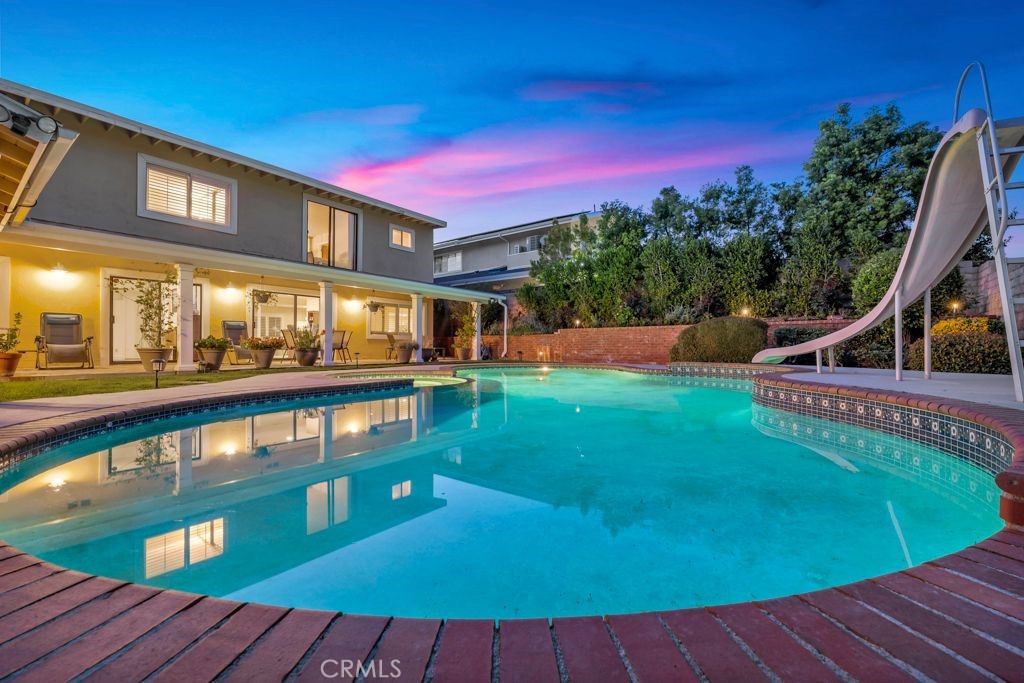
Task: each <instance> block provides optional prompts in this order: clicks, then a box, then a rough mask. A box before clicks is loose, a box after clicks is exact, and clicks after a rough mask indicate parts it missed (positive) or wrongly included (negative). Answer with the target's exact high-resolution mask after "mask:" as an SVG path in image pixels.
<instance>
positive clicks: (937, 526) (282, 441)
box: [0, 369, 999, 617]
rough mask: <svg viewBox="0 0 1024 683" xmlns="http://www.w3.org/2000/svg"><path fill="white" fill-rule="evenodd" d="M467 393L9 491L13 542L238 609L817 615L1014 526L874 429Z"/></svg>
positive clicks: (313, 418)
mask: <svg viewBox="0 0 1024 683" xmlns="http://www.w3.org/2000/svg"><path fill="white" fill-rule="evenodd" d="M464 374H466V375H467V376H470V377H472V378H473V379H475V380H476V381H474V382H469V383H465V384H459V385H453V386H438V387H429V388H418V389H414V390H405V391H398V392H388V393H378V394H371V395H365V396H354V397H343V398H341V399H338V400H339V402H337V403H332V404H328V405H324V404H323V403H324V402H323V400H322V399H318V400H317V401H307V402H288V403H281V404H280V405H278V406H274V407H268V406H266V405H264V406H262V407H260V408H258V409H249V410H248V412H245V411H241V410H231V411H226V410H225V411H215V412H212V413H206V414H203V415H200V416H193V417H190V418H176V419H175V420H171V421H164V422H159V423H152V424H149V425H143V426H138V427H134V428H131V429H126V430H120V431H117V432H114V433H111V434H107V435H103V436H97V437H94V438H90V439H88V440H85V441H81V442H78V443H75V444H72V445H70V446H67V447H63V448H61V449H57V450H55V451H52V452H50V453H48V454H44V455H41V456H39V457H37V458H32V459H29V460H28V461H25V462H24V463H22V465H21V466H20V469H19V470H17V471H15V472H13V473H9V474H8V475H7V476H5V477H4V478H3V479H0V538H3V539H4V540H6V541H7V542H9V543H12V544H14V545H17V546H19V547H21V548H23V549H24V550H26V551H28V552H32V553H35V554H37V555H40V556H42V557H44V558H45V559H47V560H50V561H52V562H55V563H58V564H62V565H65V566H68V567H72V568H75V569H80V570H83V571H89V572H93V573H98V574H103V575H107V576H114V577H117V578H122V579H126V580H131V581H138V582H143V583H149V584H153V585H158V586H166V587H173V588H178V589H182V590H190V591H196V592H202V593H208V594H212V595H218V596H229V597H233V598H237V599H242V600H254V601H261V602H270V603H276V604H284V605H288V606H296V607H314V608H325V609H336V610H344V611H348V612H362V613H378V614H381V613H388V614H398V615H406V616H447V617H514V616H551V615H568V614H594V613H614V612H628V611H640V610H650V609H665V608H670V607H684V606H691V605H696V604H709V603H722V602H733V601H739V600H746V599H752V598H766V597H771V596H777V595H782V594H787V593H794V592H798V591H804V590H812V589H815V588H820V587H824V586H828V585H835V584H838V583H843V582H846V581H852V580H855V579H860V578H864V577H867V576H871V575H875V574H879V573H882V572H886V571H891V570H895V569H899V568H901V567H905V566H906V565H907V563H908V562H922V561H925V560H927V559H930V558H932V557H935V556H938V555H941V554H944V553H947V552H951V551H953V550H956V549H958V548H960V547H963V546H964V545H966V544H968V543H971V542H974V541H976V540H978V539H980V538H982V537H983V536H985V535H987V534H989V533H992V532H993V531H995V530H997V529H998V527H999V524H998V515H997V514H996V512H995V505H996V496H995V486H994V484H993V483H992V477H991V476H990V475H988V474H986V473H984V472H981V471H980V470H977V469H975V468H973V467H971V466H969V465H967V464H965V463H963V462H961V461H959V460H957V459H955V458H951V457H949V456H946V455H944V454H942V453H939V452H936V451H933V450H930V449H927V448H925V447H922V446H919V445H915V444H910V443H908V442H904V441H901V440H899V439H896V438H893V437H887V436H882V435H879V434H877V433H873V432H868V431H865V430H859V429H856V428H852V427H846V426H839V425H835V424H832V423H827V422H826V423H820V424H817V423H814V422H813V420H811V421H806V420H805V421H804V422H801V423H800V429H799V430H797V429H795V428H794V427H792V425H791V424H790V421H791V420H792V416H788V415H787V414H782V413H780V414H776V413H774V412H773V411H768V410H766V409H763V408H760V407H755V408H753V409H752V407H751V401H750V397H749V394H748V393H746V392H745V391H743V390H742V389H743V386H742V385H736V384H732V383H728V382H722V381H718V382H716V383H715V384H716V388H706V387H703V386H701V381H700V380H692V379H684V378H665V377H656V376H642V375H633V374H627V373H619V372H608V371H572V370H556V371H553V372H542V371H539V370H536V369H529V370H526V369H524V370H497V369H495V370H484V371H476V372H467V373H464ZM723 387H724V388H723ZM730 389H731V390H730ZM737 389H739V390H737ZM258 411H266V412H262V413H260V412H258ZM204 421H205V423H203V422H204ZM812 428H814V429H818V432H816V434H818V436H819V437H820V434H822V433H824V434H826V435H827V437H828V438H826V439H822V438H815V437H814V434H815V433H814V432H812ZM797 432H799V434H798V437H796V438H794V437H793V434H794V433H797ZM838 435H842V436H843V437H844V438H842V440H841V441H840V439H839V436H838ZM779 437H784V438H779ZM847 437H848V438H847ZM894 453H896V454H899V455H900V458H901V459H900V460H899V466H897V465H896V464H895V463H896V460H894V455H893V454H894ZM903 455H907V456H908V457H906V458H903V457H902V456H903ZM915 462H916V464H914V463H915Z"/></svg>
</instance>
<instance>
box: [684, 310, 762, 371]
mask: <svg viewBox="0 0 1024 683" xmlns="http://www.w3.org/2000/svg"><path fill="white" fill-rule="evenodd" d="M767 345H768V325H767V324H766V323H764V322H762V321H760V320H757V319H755V318H738V317H727V318H712V319H711V320H705V321H704V322H702V323H698V324H696V325H694V326H693V327H688V328H686V329H685V330H683V331H682V332H680V333H679V337H678V339H677V340H676V343H675V345H674V346H673V347H672V349H671V350H670V351H669V359H670V360H672V361H676V362H678V361H691V362H698V363H749V362H750V359H751V358H753V357H754V354H756V353H757V352H758V351H761V350H762V349H764V348H765V346H767Z"/></svg>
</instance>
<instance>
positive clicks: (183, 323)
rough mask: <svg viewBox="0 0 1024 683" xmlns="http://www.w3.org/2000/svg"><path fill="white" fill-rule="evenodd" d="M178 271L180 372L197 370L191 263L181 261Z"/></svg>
mask: <svg viewBox="0 0 1024 683" xmlns="http://www.w3.org/2000/svg"><path fill="white" fill-rule="evenodd" d="M175 270H177V273H178V372H195V369H196V364H195V363H194V362H192V344H193V342H194V340H193V339H192V311H193V310H194V309H195V304H194V302H193V301H192V274H193V270H194V269H193V268H192V266H191V265H190V264H187V263H179V264H177V265H176V266H175Z"/></svg>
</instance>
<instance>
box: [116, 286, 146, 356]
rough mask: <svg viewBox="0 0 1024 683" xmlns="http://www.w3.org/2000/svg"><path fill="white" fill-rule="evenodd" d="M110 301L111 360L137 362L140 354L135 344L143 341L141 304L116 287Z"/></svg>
mask: <svg viewBox="0 0 1024 683" xmlns="http://www.w3.org/2000/svg"><path fill="white" fill-rule="evenodd" d="M110 303H111V306H110V315H111V316H112V320H111V335H110V340H111V345H110V360H111V361H112V362H114V363H124V362H136V361H138V360H139V356H138V354H136V353H135V346H136V345H137V344H140V343H142V332H141V329H140V328H141V324H140V321H139V306H138V304H136V303H135V301H133V300H132V299H130V298H129V297H128V296H126V295H125V294H124V293H122V292H119V291H117V290H116V289H115V290H114V291H113V294H112V296H111V302H110Z"/></svg>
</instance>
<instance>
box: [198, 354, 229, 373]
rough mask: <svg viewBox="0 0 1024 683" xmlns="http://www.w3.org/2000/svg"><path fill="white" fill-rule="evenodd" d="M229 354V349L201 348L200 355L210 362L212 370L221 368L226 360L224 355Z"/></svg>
mask: <svg viewBox="0 0 1024 683" xmlns="http://www.w3.org/2000/svg"><path fill="white" fill-rule="evenodd" d="M227 355H228V350H227V349H199V357H200V358H202V359H203V360H204V361H206V362H207V363H209V364H210V366H211V367H210V371H211V372H217V371H218V370H220V364H221V363H223V362H224V357H225V356H227Z"/></svg>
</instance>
